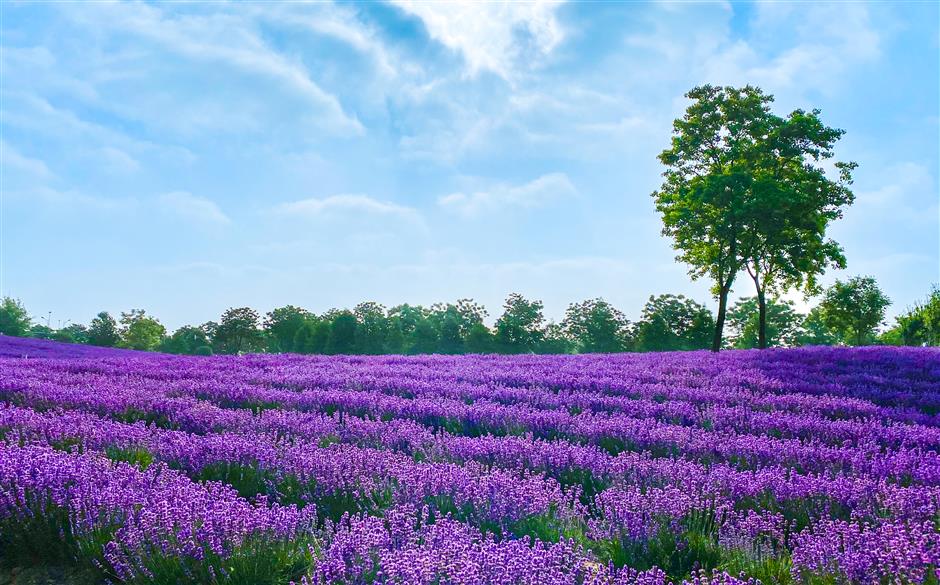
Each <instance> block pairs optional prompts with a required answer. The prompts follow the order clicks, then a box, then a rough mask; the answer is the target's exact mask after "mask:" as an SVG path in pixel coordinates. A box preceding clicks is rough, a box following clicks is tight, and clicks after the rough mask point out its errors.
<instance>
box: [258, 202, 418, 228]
mask: <svg viewBox="0 0 940 585" xmlns="http://www.w3.org/2000/svg"><path fill="white" fill-rule="evenodd" d="M274 212H275V213H277V214H278V215H296V216H301V217H323V216H328V215H334V214H347V215H357V216H362V215H372V216H385V217H393V218H397V219H400V220H403V221H407V222H413V223H419V224H423V220H422V219H421V215H420V214H419V213H418V211H417V210H416V209H414V208H412V207H406V206H404V205H398V204H396V203H391V202H388V201H379V200H378V199H373V198H372V197H368V196H366V195H331V196H329V197H324V198H322V199H318V198H315V197H312V198H310V199H302V200H300V201H293V202H290V203H282V204H280V205H278V206H276V207H275V208H274Z"/></svg>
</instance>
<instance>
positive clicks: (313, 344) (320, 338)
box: [292, 319, 330, 354]
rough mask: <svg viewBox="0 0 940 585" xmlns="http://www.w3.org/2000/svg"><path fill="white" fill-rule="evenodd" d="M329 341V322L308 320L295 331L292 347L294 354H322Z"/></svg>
mask: <svg viewBox="0 0 940 585" xmlns="http://www.w3.org/2000/svg"><path fill="white" fill-rule="evenodd" d="M329 340H330V322H329V321H324V320H321V319H309V320H307V321H306V322H305V323H304V324H303V325H302V326H301V327H300V329H298V330H297V333H296V334H295V335H294V341H293V342H292V347H293V351H294V352H296V353H303V354H324V353H326V347H327V344H328V343H329Z"/></svg>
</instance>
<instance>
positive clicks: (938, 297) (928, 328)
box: [881, 285, 940, 346]
mask: <svg viewBox="0 0 940 585" xmlns="http://www.w3.org/2000/svg"><path fill="white" fill-rule="evenodd" d="M881 341H882V343H887V344H890V345H932V346H937V345H940V286H938V285H934V287H933V288H932V289H931V291H930V296H928V297H927V300H926V301H922V302H918V303H916V304H915V305H914V306H913V307H911V308H910V309H908V310H907V312H905V313H904V314H902V315H898V317H897V321H896V323H895V325H894V327H892V328H891V329H889V330H888V331H886V332H885V333H884V334H883V335H882V336H881Z"/></svg>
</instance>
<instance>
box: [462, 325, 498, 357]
mask: <svg viewBox="0 0 940 585" xmlns="http://www.w3.org/2000/svg"><path fill="white" fill-rule="evenodd" d="M464 349H465V350H466V351H467V352H468V353H493V352H494V351H496V337H495V336H494V335H493V332H492V331H490V328H489V327H487V326H486V325H484V324H483V323H475V324H474V325H473V327H471V328H470V331H469V332H468V333H467V339H466V341H465V342H464Z"/></svg>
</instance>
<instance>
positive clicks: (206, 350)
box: [193, 345, 212, 355]
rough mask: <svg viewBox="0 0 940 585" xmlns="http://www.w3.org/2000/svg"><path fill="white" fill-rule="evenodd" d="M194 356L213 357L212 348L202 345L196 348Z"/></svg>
mask: <svg viewBox="0 0 940 585" xmlns="http://www.w3.org/2000/svg"><path fill="white" fill-rule="evenodd" d="M193 354H194V355H212V346H209V345H200V346H199V347H197V348H196V351H195V352H193Z"/></svg>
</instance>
